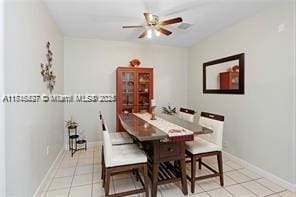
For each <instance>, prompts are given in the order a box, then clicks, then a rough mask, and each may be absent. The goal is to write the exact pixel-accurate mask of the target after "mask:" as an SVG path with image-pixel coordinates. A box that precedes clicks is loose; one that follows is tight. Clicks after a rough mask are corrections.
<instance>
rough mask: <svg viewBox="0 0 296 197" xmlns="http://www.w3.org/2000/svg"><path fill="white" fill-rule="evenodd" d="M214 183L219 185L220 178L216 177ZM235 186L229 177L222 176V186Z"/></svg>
mask: <svg viewBox="0 0 296 197" xmlns="http://www.w3.org/2000/svg"><path fill="white" fill-rule="evenodd" d="M215 182H216V183H218V184H220V178H219V177H216V178H215ZM235 184H237V183H236V182H235V181H234V180H233V179H231V178H230V177H229V176H227V175H224V186H225V187H226V186H230V185H235Z"/></svg>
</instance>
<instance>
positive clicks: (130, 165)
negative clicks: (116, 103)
mask: <svg viewBox="0 0 296 197" xmlns="http://www.w3.org/2000/svg"><path fill="white" fill-rule="evenodd" d="M103 141H104V150H103V151H104V158H105V166H104V169H103V170H104V180H103V186H104V189H105V196H128V195H132V194H138V193H143V192H145V193H146V196H149V195H148V182H147V181H148V175H147V157H146V155H145V154H144V153H143V152H142V151H141V150H140V149H139V148H138V147H137V145H135V144H126V145H120V146H114V145H113V146H112V142H111V138H110V133H109V132H108V130H105V131H103ZM102 167H103V166H102ZM132 170H140V171H142V172H143V177H144V181H142V180H141V183H143V184H142V185H143V188H141V189H135V190H131V191H126V192H121V193H116V194H113V195H109V187H110V176H111V175H112V174H117V173H122V172H127V171H132ZM138 178H139V179H141V177H138Z"/></svg>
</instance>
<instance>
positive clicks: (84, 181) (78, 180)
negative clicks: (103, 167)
mask: <svg viewBox="0 0 296 197" xmlns="http://www.w3.org/2000/svg"><path fill="white" fill-rule="evenodd" d="M92 176H93V175H92V174H82V175H78V176H74V179H73V183H72V187H75V186H82V185H89V184H92Z"/></svg>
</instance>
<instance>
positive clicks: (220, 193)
mask: <svg viewBox="0 0 296 197" xmlns="http://www.w3.org/2000/svg"><path fill="white" fill-rule="evenodd" d="M208 193H209V194H210V196H211V197H232V195H231V194H230V193H229V192H228V191H227V190H225V189H224V188H221V189H217V190H212V191H209V192H208Z"/></svg>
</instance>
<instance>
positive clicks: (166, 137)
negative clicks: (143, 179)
mask: <svg viewBox="0 0 296 197" xmlns="http://www.w3.org/2000/svg"><path fill="white" fill-rule="evenodd" d="M118 116H119V117H118V118H119V120H120V122H121V124H122V127H123V128H124V129H125V131H126V132H128V133H129V134H130V135H131V136H132V137H133V138H134V140H135V142H137V143H138V144H139V145H140V147H141V148H142V149H143V150H144V151H145V153H146V155H147V157H148V167H149V168H148V169H149V171H148V173H149V176H150V177H151V182H152V187H151V196H152V197H154V196H157V186H158V185H162V184H168V183H174V182H181V190H182V192H183V194H184V195H187V194H188V191H187V181H186V163H185V142H186V141H191V140H193V139H194V135H195V134H204V133H210V132H211V131H207V130H202V129H200V128H198V127H196V125H194V124H189V123H185V121H181V120H179V119H178V118H176V117H174V116H166V117H162V118H161V117H157V118H156V120H151V119H150V117H151V114H148V113H144V114H140V113H128V114H120V115H118ZM186 124H187V125H186ZM180 125H181V126H180ZM186 128H189V129H186Z"/></svg>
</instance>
